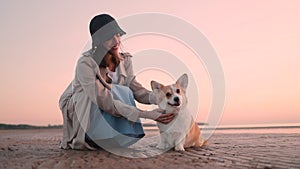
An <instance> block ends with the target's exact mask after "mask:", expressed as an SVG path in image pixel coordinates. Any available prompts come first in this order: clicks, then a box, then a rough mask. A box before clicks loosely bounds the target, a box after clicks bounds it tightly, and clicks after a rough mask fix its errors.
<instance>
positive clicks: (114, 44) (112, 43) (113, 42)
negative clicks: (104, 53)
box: [103, 33, 121, 53]
mask: <svg viewBox="0 0 300 169" xmlns="http://www.w3.org/2000/svg"><path fill="white" fill-rule="evenodd" d="M120 43H121V35H120V34H119V33H118V34H116V35H115V36H113V37H112V38H111V39H109V40H107V41H105V42H104V43H103V46H104V47H105V49H107V50H109V51H110V52H111V53H118V50H119V47H120Z"/></svg>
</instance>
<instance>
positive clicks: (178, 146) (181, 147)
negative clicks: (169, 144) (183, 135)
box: [175, 145, 185, 151]
mask: <svg viewBox="0 0 300 169" xmlns="http://www.w3.org/2000/svg"><path fill="white" fill-rule="evenodd" d="M175 151H185V149H184V147H183V145H176V146H175Z"/></svg>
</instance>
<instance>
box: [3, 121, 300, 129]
mask: <svg viewBox="0 0 300 169" xmlns="http://www.w3.org/2000/svg"><path fill="white" fill-rule="evenodd" d="M198 125H199V126H200V127H201V128H202V130H254V129H293V128H300V125H294V126H292V125H291V126H286V125H278V126H274V125H273V126H271V125H270V126H236V127H222V126H219V127H217V128H212V127H205V125H207V124H204V123H198ZM143 126H144V128H145V130H157V129H156V128H153V127H156V124H143ZM62 128H63V125H48V126H34V125H28V124H3V123H0V130H12V129H62Z"/></svg>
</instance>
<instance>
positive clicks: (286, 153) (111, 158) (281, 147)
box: [0, 129, 300, 169]
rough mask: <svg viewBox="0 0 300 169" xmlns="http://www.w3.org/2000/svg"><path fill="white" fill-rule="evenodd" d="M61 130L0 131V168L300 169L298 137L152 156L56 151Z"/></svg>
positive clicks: (269, 136)
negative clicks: (129, 156)
mask: <svg viewBox="0 0 300 169" xmlns="http://www.w3.org/2000/svg"><path fill="white" fill-rule="evenodd" d="M61 136H62V131H61V129H33V130H0V140H1V143H0V168H1V169H2V168H3V169H4V168H10V169H11V168H103V169H106V168H107V169H112V168H132V169H144V168H145V169H146V168H148V169H151V168H163V169H168V168H170V169H174V168H185V169H188V168H300V160H299V159H300V133H256V134H254V133H238V132H235V133H222V132H217V133H215V134H214V135H213V136H212V137H211V138H210V140H209V145H207V146H205V147H202V148H189V149H187V150H186V151H185V152H175V151H173V150H169V151H167V152H165V153H163V154H160V155H156V156H154V157H150V158H128V157H123V156H118V155H115V154H113V153H110V152H107V151H104V150H97V151H78V150H62V149H59V148H58V144H59V140H60V138H61Z"/></svg>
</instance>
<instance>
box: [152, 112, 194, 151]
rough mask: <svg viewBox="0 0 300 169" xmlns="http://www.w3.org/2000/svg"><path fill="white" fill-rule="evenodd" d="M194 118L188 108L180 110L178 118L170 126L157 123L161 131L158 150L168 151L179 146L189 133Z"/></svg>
mask: <svg viewBox="0 0 300 169" xmlns="http://www.w3.org/2000/svg"><path fill="white" fill-rule="evenodd" d="M192 121H193V117H192V115H191V114H190V112H189V111H188V109H187V108H183V109H180V110H179V112H178V114H177V115H176V117H175V118H174V119H173V121H172V122H170V123H169V124H162V123H157V126H158V128H159V130H160V134H161V137H160V142H159V144H158V148H160V149H166V148H170V147H174V146H176V145H178V144H179V143H180V142H182V140H183V139H184V138H185V136H186V134H187V133H188V132H189V129H190V126H191V123H192Z"/></svg>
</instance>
